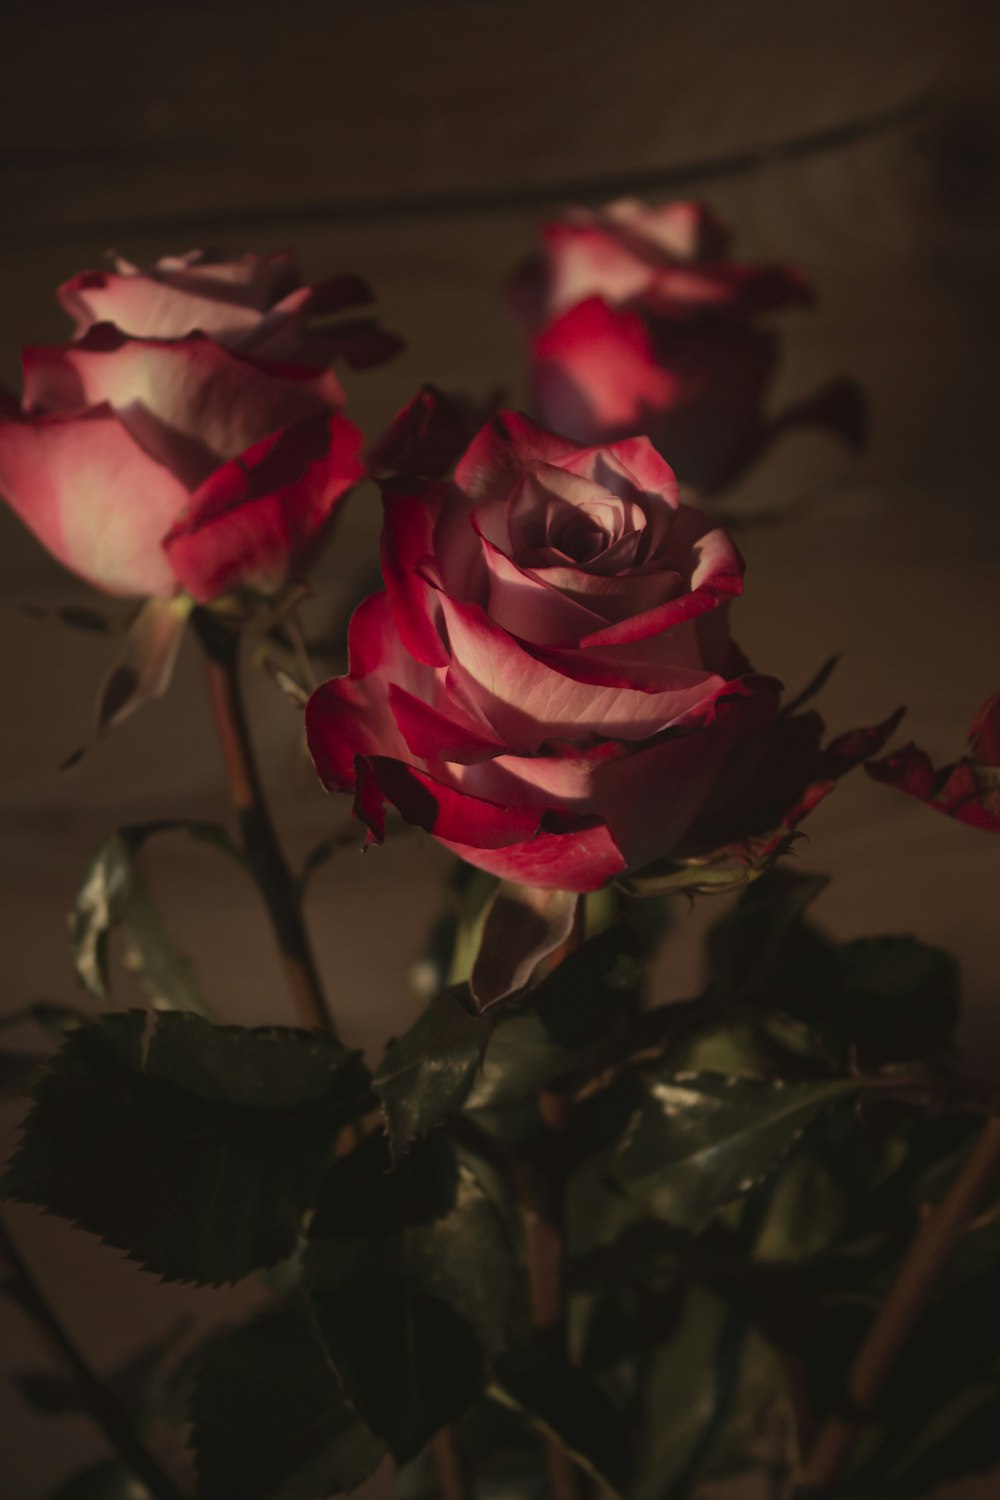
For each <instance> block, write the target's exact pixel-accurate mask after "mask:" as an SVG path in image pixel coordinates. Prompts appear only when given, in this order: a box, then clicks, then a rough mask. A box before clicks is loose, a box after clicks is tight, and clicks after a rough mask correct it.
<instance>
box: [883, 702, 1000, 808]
mask: <svg viewBox="0 0 1000 1500" xmlns="http://www.w3.org/2000/svg"><path fill="white" fill-rule="evenodd" d="M865 769H866V770H867V772H868V774H869V776H873V777H874V778H875V780H876V781H884V782H885V784H886V785H887V786H894V787H896V788H897V789H898V790H899V791H901V792H907V793H908V794H909V795H910V796H911V797H918V798H919V799H920V801H921V802H926V804H927V806H928V807H936V808H937V810H938V812H943V813H947V814H948V816H949V817H950V818H957V819H958V820H959V822H961V823H969V824H971V826H972V827H973V828H983V829H985V830H986V831H987V832H989V833H1000V692H997V693H994V694H993V696H992V697H991V698H988V699H987V700H986V702H985V703H984V704H983V706H982V708H981V709H980V710H979V712H978V714H977V715H976V717H975V719H974V720H973V724H972V728H971V729H970V731H969V747H968V750H967V752H966V754H965V755H963V756H962V758H961V760H957V761H954V762H953V763H952V764H951V765H947V766H942V768H941V770H940V771H935V769H934V767H933V765H932V764H931V760H930V757H929V756H928V755H927V754H926V752H925V751H923V750H920V749H919V748H918V747H917V746H916V745H913V744H910V745H904V746H903V748H902V750H896V751H895V752H894V753H893V754H892V755H887V756H886V758H885V759H884V760H879V761H874V762H872V763H871V764H870V765H867V766H866V767H865Z"/></svg>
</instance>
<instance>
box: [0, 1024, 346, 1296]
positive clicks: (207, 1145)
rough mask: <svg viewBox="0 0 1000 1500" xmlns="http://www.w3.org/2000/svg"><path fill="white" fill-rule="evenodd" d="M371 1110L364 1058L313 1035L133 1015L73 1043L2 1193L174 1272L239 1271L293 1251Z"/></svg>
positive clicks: (44, 1086) (51, 1074) (84, 1030)
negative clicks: (360, 1118)
mask: <svg viewBox="0 0 1000 1500" xmlns="http://www.w3.org/2000/svg"><path fill="white" fill-rule="evenodd" d="M370 1105H371V1096H370V1094H369V1092H368V1075H367V1073H366V1071H365V1069H364V1067H363V1065H362V1064H361V1062H360V1060H359V1059H358V1057H357V1056H355V1055H351V1054H347V1053H345V1052H344V1051H343V1049H342V1048H340V1047H339V1046H338V1045H336V1044H335V1043H333V1042H331V1041H329V1040H328V1039H327V1038H325V1037H322V1036H319V1035H316V1034H315V1033H313V1032H306V1031H295V1030H291V1029H288V1030H285V1029H277V1028H274V1029H270V1030H259V1031H251V1030H245V1029H243V1028H241V1027H238V1026H226V1027H221V1026H220V1027H213V1026H210V1025H208V1024H207V1023H206V1022H204V1021H200V1020H199V1019H197V1018H196V1017H194V1016H187V1015H180V1014H177V1013H173V1012H168V1013H166V1014H163V1015H159V1016H155V1017H154V1016H147V1015H146V1014H144V1013H142V1012H139V1011H129V1012H126V1013H124V1014H121V1015H113V1016H108V1017H106V1018H105V1019H104V1020H102V1021H100V1022H98V1023H96V1024H95V1025H92V1026H84V1027H81V1028H80V1029H79V1030H78V1031H75V1032H73V1033H71V1034H70V1035H69V1036H68V1037H67V1039H66V1041H65V1043H64V1044H63V1047H62V1050H61V1051H60V1052H59V1053H58V1054H57V1055H56V1057H55V1058H54V1059H53V1061H52V1063H51V1065H50V1068H49V1071H48V1072H47V1073H46V1075H45V1077H44V1078H43V1079H42V1081H41V1083H40V1084H39V1086H38V1088H37V1090H36V1093H35V1104H34V1106H33V1108H32V1110H31V1111H30V1113H29V1115H28V1118H27V1120H26V1122H25V1127H24V1138H23V1140H22V1142H21V1144H20V1146H19V1147H18V1149H17V1151H16V1152H15V1154H14V1157H13V1159H12V1161H11V1164H10V1166H9V1168H8V1170H7V1173H6V1175H5V1176H4V1178H3V1179H2V1182H0V1192H2V1193H3V1195H4V1196H6V1197H7V1198H14V1199H19V1200H21V1201H23V1202H28V1203H36V1204H38V1205H40V1206H41V1207H43V1208H46V1209H48V1210H50V1211H51V1212H52V1213H56V1214H59V1215H61V1216H62V1217H63V1218H67V1219H70V1220H72V1221H73V1222H74V1223H77V1224H79V1225H81V1226H82V1227H83V1228H84V1229H89V1230H91V1231H92V1232H93V1233H94V1234H97V1235H100V1236H101V1237H102V1238H103V1239H104V1240H105V1241H107V1242H108V1243H110V1244H112V1245H115V1246H116V1247H117V1248H119V1249H121V1250H124V1251H126V1252H127V1254H129V1255H130V1256H132V1258H133V1259H135V1260H138V1261H139V1262H140V1263H141V1264H143V1265H144V1266H146V1267H147V1268H148V1269H149V1270H152V1271H157V1272H159V1273H160V1274H161V1275H162V1276H164V1277H166V1278H167V1279H169V1280H188V1281H196V1282H209V1283H220V1282H225V1281H235V1280H237V1279H238V1278H239V1277H241V1276H245V1275H247V1274H248V1273H249V1272H251V1271H255V1270H258V1269H260V1268H261V1267H263V1266H271V1265H274V1264H275V1263H276V1262H278V1261H279V1260H281V1259H282V1258H283V1257H284V1256H286V1255H288V1254H289V1253H290V1251H291V1250H292V1249H293V1248H294V1247H295V1245H296V1243H297V1241H298V1238H299V1235H300V1233H301V1230H302V1224H303V1219H304V1216H305V1215H306V1213H307V1212H308V1211H309V1209H310V1208H311V1207H312V1205H313V1203H314V1202H315V1197H316V1193H317V1190H318V1184H319V1180H320V1177H321V1175H322V1172H323V1169H324V1167H325V1165H326V1162H327V1161H328V1159H329V1156H330V1154H331V1152H332V1150H333V1147H334V1143H335V1141H336V1138H337V1135H338V1133H339V1131H340V1129H341V1128H342V1126H343V1125H344V1124H345V1123H346V1122H347V1121H348V1120H351V1119H353V1118H355V1117H356V1116H357V1115H358V1114H359V1113H360V1112H362V1111H363V1110H365V1109H366V1108H369V1107H370Z"/></svg>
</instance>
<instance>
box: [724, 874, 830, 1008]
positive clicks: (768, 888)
mask: <svg viewBox="0 0 1000 1500" xmlns="http://www.w3.org/2000/svg"><path fill="white" fill-rule="evenodd" d="M828 884H829V880H828V879H827V877H826V876H825V875H807V874H801V873H797V872H792V871H789V870H787V869H776V870H771V871H770V872H769V874H768V875H767V876H766V877H765V878H763V879H762V880H760V881H757V882H755V883H754V884H753V885H751V886H750V887H749V888H748V889H747V891H746V892H745V893H744V895H743V897H742V899H741V900H740V901H739V902H738V903H737V905H736V906H734V907H733V908H732V910H731V911H729V912H727V914H726V915H725V916H724V917H723V918H722V919H721V920H720V921H718V922H716V923H715V924H714V925H713V926H712V927H711V928H710V930H709V933H708V937H707V939H706V944H705V946H706V953H707V957H708V964H709V985H710V987H711V988H713V989H715V990H717V991H721V992H723V993H725V994H727V995H734V994H748V993H753V992H755V991H759V990H761V989H764V988H768V987H770V986H771V985H773V983H774V981H775V979H776V977H778V976H784V975H787V974H788V971H789V969H792V970H795V971H797V970H798V969H800V968H802V967H805V966H812V965H813V964H814V963H815V962H816V961H817V960H818V961H819V962H820V963H822V962H823V960H824V958H825V956H826V953H827V951H828V950H829V948H830V947H831V945H830V944H829V943H828V942H827V941H826V939H825V938H823V937H822V936H821V935H820V934H819V933H818V932H817V931H816V929H815V928H812V927H809V926H808V925H806V914H807V912H808V909H809V907H810V906H811V905H812V903H813V902H814V901H815V900H816V899H817V898H818V897H819V896H820V895H822V893H823V891H824V890H825V889H826V887H827V885H828Z"/></svg>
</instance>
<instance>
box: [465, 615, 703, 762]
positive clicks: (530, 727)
mask: <svg viewBox="0 0 1000 1500" xmlns="http://www.w3.org/2000/svg"><path fill="white" fill-rule="evenodd" d="M441 607H442V611H443V614H444V619H445V621H446V624H447V628H448V639H449V642H450V646H451V662H452V671H453V673H454V675H455V678H456V681H457V683H458V685H459V686H460V688H461V690H462V692H463V694H464V696H465V697H466V698H467V699H468V700H469V701H470V702H472V703H474V704H475V706H476V708H477V709H478V710H479V712H480V713H482V714H483V715H484V716H485V718H486V719H488V720H489V722H490V724H491V725H492V726H493V728H494V730H495V731H496V733H497V734H498V735H499V737H500V739H501V740H502V741H503V742H504V744H505V745H508V746H509V747H510V749H511V750H513V751H516V752H518V753H525V752H527V753H533V752H534V751H536V750H537V749H538V747H539V745H541V744H542V743H543V742H544V741H545V740H547V739H551V738H553V737H563V738H579V737H580V736H584V735H588V734H601V735H604V736H606V737H610V738H616V739H627V740H638V739H645V738H646V737H647V736H649V735H651V734H656V733H658V732H659V731H660V730H661V729H664V728H666V727H668V726H669V725H670V724H671V723H672V722H673V721H674V720H675V719H677V718H678V717H679V716H681V715H682V714H684V713H685V712H687V711H688V710H689V709H690V708H691V707H692V706H693V705H694V704H695V703H697V702H700V701H701V700H702V698H703V697H704V696H705V694H706V690H708V691H710V690H711V687H709V688H708V689H706V684H710V685H714V684H713V679H712V676H711V674H709V673H704V674H702V675H700V676H699V674H697V673H692V674H691V677H689V678H687V679H686V680H685V685H684V687H683V689H680V690H678V691H667V692H662V693H645V692H641V691H630V690H628V689H626V688H621V687H606V686H594V685H592V684H588V683H583V682H576V681H574V680H573V679H571V678H569V677H567V676H564V675H562V674H560V673H559V672H557V671H554V670H553V669H552V668H551V667H548V666H546V665H545V663H544V662H543V661H541V660H539V659H538V657H537V656H536V655H534V654H529V652H528V651H526V650H524V649H523V648H522V647H521V646H520V645H519V644H518V642H517V641H515V640H514V638H513V637H512V636H510V635H509V634H508V633H507V631H505V630H502V629H501V628H500V627H499V626H498V625H496V624H495V623H494V622H493V621H492V620H490V618H489V616H488V615H487V614H486V613H485V611H484V610H482V609H481V608H480V607H479V606H478V605H470V604H462V603H459V602H458V601H456V600H454V599H450V598H448V597H447V596H446V595H442V597H441Z"/></svg>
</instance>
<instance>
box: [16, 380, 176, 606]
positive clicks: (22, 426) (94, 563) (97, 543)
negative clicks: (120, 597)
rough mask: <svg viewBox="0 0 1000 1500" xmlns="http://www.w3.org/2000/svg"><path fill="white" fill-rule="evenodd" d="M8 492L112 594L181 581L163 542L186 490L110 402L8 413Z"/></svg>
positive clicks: (57, 549) (47, 538)
mask: <svg viewBox="0 0 1000 1500" xmlns="http://www.w3.org/2000/svg"><path fill="white" fill-rule="evenodd" d="M0 492H2V494H3V495H4V497H5V498H6V499H7V500H8V501H9V503H10V504H11V506H12V507H13V508H14V510H15V511H16V512H17V514H18V515H19V516H20V517H21V519H22V521H24V523H25V525H27V526H28V527H30V529H31V530H32V531H33V532H34V533H35V535H36V536H37V537H38V539H39V541H40V542H41V543H42V545H43V546H45V547H47V548H48V550H49V551H50V552H51V553H52V554H53V556H54V557H56V558H58V559H59V561H60V562H61V563H64V564H65V565H66V567H68V568H71V569H72V570H73V572H74V573H78V574H80V576H81V577H82V578H85V579H86V580H87V582H88V583H92V584H95V585H96V586H97V587H98V588H100V589H105V590H106V591H107V592H108V593H111V594H126V595H130V594H131V595H143V594H156V595H161V596H169V595H171V594H173V593H174V592H175V591H176V587H177V584H176V580H175V578H174V574H173V571H172V570H171V568H170V565H169V563H168V562H167V559H166V557H165V556H164V554H163V549H162V547H161V545H160V542H161V538H162V537H163V534H164V532H165V531H166V530H167V529H168V528H169V526H170V524H171V522H172V521H173V519H174V517H175V516H176V515H177V513H178V511H179V510H180V509H181V508H182V506H183V505H185V504H186V502H187V499H188V493H187V490H186V489H185V488H184V486H183V485H182V484H180V483H179V481H178V480H177V479H176V478H175V477H174V476H173V474H171V473H170V471H169V470H168V469H165V468H164V467H163V466H162V465H161V464H158V463H157V462H156V461H155V459H153V458H151V457H150V455H149V454H148V453H146V452H145V451H144V450H143V449H142V448H141V447H139V445H138V444H137V443H136V442H135V441H134V440H133V439H132V437H131V436H130V435H129V433H128V432H127V431H126V429H125V427H124V426H123V425H122V423H121V422H120V421H119V419H118V417H117V416H116V415H115V413H114V412H113V411H112V410H111V408H110V406H107V405H101V406H96V407H92V408H91V409H90V410H85V411H78V412H74V413H73V414H71V415H65V416H64V415H61V414H54V415H46V416H41V417H33V418H26V419H17V420H14V421H0Z"/></svg>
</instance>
